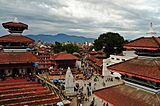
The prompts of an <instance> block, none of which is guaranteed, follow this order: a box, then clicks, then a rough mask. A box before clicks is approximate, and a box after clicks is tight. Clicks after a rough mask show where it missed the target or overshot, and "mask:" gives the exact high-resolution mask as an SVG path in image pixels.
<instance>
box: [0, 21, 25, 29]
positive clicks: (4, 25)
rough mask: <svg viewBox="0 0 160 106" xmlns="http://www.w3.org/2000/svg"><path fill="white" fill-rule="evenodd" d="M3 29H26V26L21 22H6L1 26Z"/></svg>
mask: <svg viewBox="0 0 160 106" xmlns="http://www.w3.org/2000/svg"><path fill="white" fill-rule="evenodd" d="M2 25H3V27H4V28H9V27H21V28H25V29H28V25H27V24H24V23H22V22H6V23H3V24H2Z"/></svg>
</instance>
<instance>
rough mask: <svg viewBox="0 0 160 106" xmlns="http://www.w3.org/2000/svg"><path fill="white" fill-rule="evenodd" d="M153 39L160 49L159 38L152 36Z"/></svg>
mask: <svg viewBox="0 0 160 106" xmlns="http://www.w3.org/2000/svg"><path fill="white" fill-rule="evenodd" d="M152 38H153V40H154V41H155V42H156V43H157V44H158V46H159V47H160V42H159V41H158V39H159V38H158V37H154V36H152Z"/></svg>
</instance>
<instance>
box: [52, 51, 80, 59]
mask: <svg viewBox="0 0 160 106" xmlns="http://www.w3.org/2000/svg"><path fill="white" fill-rule="evenodd" d="M52 60H79V58H78V57H76V56H74V55H73V54H69V53H58V54H56V55H54V56H53V57H52Z"/></svg>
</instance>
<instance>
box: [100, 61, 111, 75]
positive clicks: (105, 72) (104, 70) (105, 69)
mask: <svg viewBox="0 0 160 106" xmlns="http://www.w3.org/2000/svg"><path fill="white" fill-rule="evenodd" d="M106 64H107V59H103V69H102V76H109V75H110V71H109V70H108V69H107V65H106Z"/></svg>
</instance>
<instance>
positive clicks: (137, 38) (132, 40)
mask: <svg viewBox="0 0 160 106" xmlns="http://www.w3.org/2000/svg"><path fill="white" fill-rule="evenodd" d="M142 38H145V37H140V38H137V39H134V40H131V41H130V42H128V43H126V44H124V45H123V46H125V45H128V44H130V43H132V42H134V41H136V40H139V39H142Z"/></svg>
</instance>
